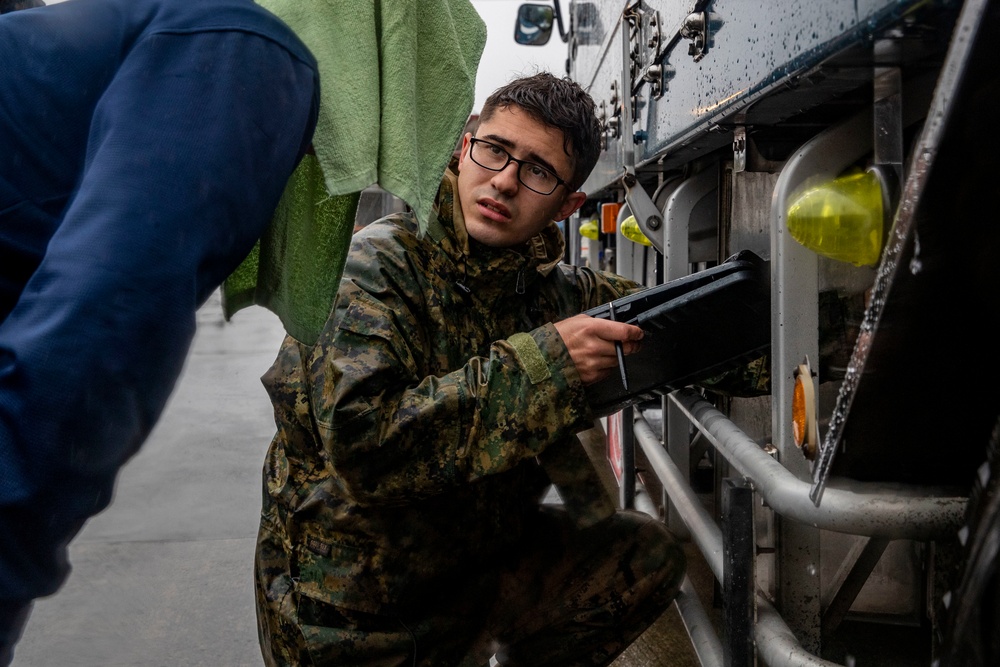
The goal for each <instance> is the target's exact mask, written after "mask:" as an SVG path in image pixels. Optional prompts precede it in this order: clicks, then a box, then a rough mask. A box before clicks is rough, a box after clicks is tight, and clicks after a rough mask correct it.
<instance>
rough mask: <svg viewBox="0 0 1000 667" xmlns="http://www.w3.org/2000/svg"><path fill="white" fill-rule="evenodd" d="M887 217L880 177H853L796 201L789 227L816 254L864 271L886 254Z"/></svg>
mask: <svg viewBox="0 0 1000 667" xmlns="http://www.w3.org/2000/svg"><path fill="white" fill-rule="evenodd" d="M884 216H885V212H884V206H883V203H882V184H881V183H880V182H879V179H878V176H877V175H876V174H874V173H872V172H855V173H851V174H847V175H845V176H840V177H838V178H835V179H833V180H832V181H829V182H827V183H823V184H821V185H818V186H814V187H809V188H807V189H806V190H804V191H803V192H802V193H801V194H799V195H797V196H795V197H794V198H793V199H792V202H791V204H790V205H789V207H788V218H787V224H788V231H789V232H790V233H791V235H792V238H794V239H795V240H796V241H798V242H799V243H801V244H802V245H804V246H805V247H807V248H809V249H810V250H812V251H813V252H816V253H819V254H820V255H823V256H825V257H830V258H832V259H836V260H839V261H841V262H850V263H851V264H854V265H855V266H864V265H874V264H875V263H877V262H878V258H879V255H880V254H881V253H882V242H883V239H882V237H883V229H884V228H885V227H884Z"/></svg>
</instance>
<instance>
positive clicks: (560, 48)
mask: <svg viewBox="0 0 1000 667" xmlns="http://www.w3.org/2000/svg"><path fill="white" fill-rule="evenodd" d="M523 1H524V0H471V2H472V6H473V7H475V8H476V11H478V12H479V15H480V16H482V17H483V21H484V22H485V23H486V31H487V33H486V34H487V37H486V48H484V49H483V57H482V59H481V60H480V61H479V72H478V74H477V77H476V101H475V103H474V104H473V107H472V113H479V110H480V109H481V108H482V106H483V102H485V101H486V98H487V97H489V94H490V93H491V92H493V90H495V89H496V88H499V87H500V86H502V85H503V84H505V83H507V82H508V81H510V80H511V79H512V78H514V77H516V76H519V75H521V74H533V73H534V72H535V71H537V70H547V71H549V72H552V73H553V74H556V75H559V76H562V75H563V74H565V73H566V72H565V70H566V64H565V63H566V45H565V44H563V43H562V41H560V39H559V35H558V31H555V32H556V34H554V35H553V36H552V39H550V40H549V43H548V44H546V45H545V46H521V45H520V44H518V43H517V42H515V41H514V19H515V18H516V17H517V8H518V7H519V6H520V5H521V3H522V2H523ZM535 1H536V2H537V1H539V0H535ZM55 2H63V0H46V4H49V5H51V4H53V3H55Z"/></svg>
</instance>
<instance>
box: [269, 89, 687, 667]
mask: <svg viewBox="0 0 1000 667" xmlns="http://www.w3.org/2000/svg"><path fill="white" fill-rule="evenodd" d="M599 146H600V127H599V123H598V121H597V120H596V118H595V114H594V105H593V101H592V100H591V99H590V97H589V96H588V95H587V94H586V93H585V92H584V91H583V90H582V89H580V88H579V87H578V86H577V85H576V84H574V83H571V82H569V81H567V80H562V79H558V78H556V77H553V76H552V75H549V74H538V75H534V76H531V77H526V78H522V79H519V80H516V81H514V82H512V83H510V84H508V85H507V86H504V87H503V88H501V89H499V90H498V91H496V92H495V93H494V94H493V95H492V96H491V97H490V98H489V100H487V102H486V104H485V105H484V107H483V110H482V113H481V116H480V124H479V126H478V129H477V131H476V133H475V136H473V134H472V133H467V134H466V135H465V136H464V138H463V140H462V146H461V152H460V156H459V158H458V159H457V161H455V162H453V164H452V167H451V168H450V169H449V171H448V172H447V173H446V174H445V178H444V180H443V183H442V185H441V189H440V192H439V194H438V200H437V205H436V211H435V212H436V216H435V218H434V219H433V220H432V222H431V224H430V226H429V228H428V230H427V231H426V233H420V232H419V226H418V224H417V221H416V220H415V219H414V218H413V216H412V215H408V214H401V215H394V216H390V217H387V218H384V219H382V220H380V221H377V222H375V223H372V224H371V225H368V226H367V227H366V228H365V229H364V230H362V231H360V232H358V233H357V234H356V235H355V237H354V240H353V244H352V247H351V250H350V253H349V256H348V259H347V265H346V268H345V271H344V274H343V280H342V282H341V287H340V291H339V294H338V296H337V299H336V302H335V305H334V308H333V312H332V314H331V315H330V318H329V320H328V322H327V325H326V327H325V330H324V332H323V333H322V334H321V336H320V338H319V340H318V341H317V342H316V344H315V345H313V346H308V345H305V344H302V343H300V342H298V341H296V340H294V339H292V338H288V339H286V341H285V342H284V344H283V346H282V348H281V351H280V352H279V355H278V358H277V360H276V361H275V363H274V365H273V366H272V367H271V369H270V370H269V371H268V372H267V373H266V374H265V376H264V377H263V382H264V384H265V386H266V388H267V390H268V392H269V394H270V396H271V400H272V402H273V403H274V410H275V419H276V422H277V426H278V431H277V434H276V436H275V438H274V440H273V442H272V444H271V447H270V449H269V451H268V454H267V459H266V462H265V466H264V494H263V498H264V502H263V511H262V517H261V526H260V534H259V538H258V545H257V558H256V587H257V613H258V628H259V633H260V640H261V647H262V651H263V654H264V659H265V662H266V663H267V664H268V665H429V666H430V665H433V666H435V667H448V666H452V665H463V666H464V665H469V666H476V667H479V666H485V665H487V664H489V661H490V656H491V655H493V654H494V653H495V654H496V656H497V659H498V661H499V663H500V664H501V665H503V666H504V667H512V666H514V665H534V666H537V665H607V664H608V663H610V662H611V661H612V660H613V659H614V658H615V657H616V656H617V655H619V654H620V653H621V652H622V651H623V650H624V649H625V648H626V647H627V646H628V645H629V644H630V643H631V642H632V641H633V640H634V639H635V638H636V637H637V636H638V635H639V634H641V633H642V631H643V630H644V629H645V628H646V627H647V626H648V625H649V624H650V623H651V622H652V621H654V620H655V619H656V618H657V617H658V616H660V614H661V613H662V612H663V611H664V610H665V609H666V608H667V606H668V605H669V604H670V602H671V601H672V600H673V598H674V596H675V595H676V594H677V591H678V588H679V586H680V583H681V579H682V578H683V574H684V566H685V564H684V557H683V552H682V551H681V549H680V546H679V545H678V544H677V542H676V541H675V540H674V539H673V538H672V537H671V536H670V534H669V533H668V532H667V531H666V529H665V528H664V526H663V524H662V523H661V522H659V521H656V520H654V519H652V518H651V517H649V516H647V515H645V514H643V513H641V512H635V511H618V512H616V511H615V508H614V506H613V505H612V503H611V501H610V499H609V498H608V496H607V494H606V493H605V492H604V491H603V489H602V487H601V485H600V484H599V482H598V480H597V477H596V473H595V471H594V470H593V468H592V467H590V466H589V465H588V464H587V463H586V455H585V452H584V451H583V449H582V445H581V444H580V442H579V440H578V439H577V438H576V434H577V433H578V432H580V431H582V430H585V429H587V428H589V427H591V426H593V415H592V413H591V411H590V408H589V406H588V404H587V401H586V397H585V392H584V387H585V385H587V384H589V383H592V382H595V381H597V380H599V379H601V378H602V377H604V376H605V375H606V374H607V373H609V372H612V371H614V370H615V369H616V367H617V366H616V353H615V341H620V342H622V344H623V346H624V350H625V352H626V353H630V352H634V351H635V350H636V349H638V346H639V344H640V339H641V337H642V331H641V329H639V328H637V327H634V326H631V325H628V324H624V323H616V322H610V321H607V320H601V319H595V318H591V317H587V316H585V315H580V314H579V313H581V312H582V311H583V310H586V309H588V308H591V307H593V306H597V305H599V304H601V303H604V302H607V301H609V300H611V299H613V298H615V297H618V296H621V295H623V294H625V293H627V292H628V291H630V290H632V289H635V288H636V287H637V285H636V284H635V283H633V282H631V281H629V280H626V279H624V278H621V277H619V276H615V275H612V274H608V273H603V272H597V271H592V270H590V269H586V268H578V267H571V266H568V265H566V264H562V263H561V262H560V259H561V258H562V255H563V245H564V239H563V237H562V235H561V233H560V231H559V229H558V227H557V225H556V224H555V223H554V222H553V221H554V220H563V219H565V218H567V217H568V216H569V215H570V214H572V213H573V212H574V211H575V210H576V209H577V208H579V206H580V205H581V204H582V203H583V201H584V200H585V195H584V194H583V193H582V192H578V191H577V188H578V187H579V186H580V185H581V184H582V183H583V182H584V180H585V179H586V177H587V175H588V174H589V173H590V171H591V169H593V166H594V164H595V163H596V161H597V156H598V153H599V151H600V148H599ZM564 179H565V180H564ZM581 463H582V465H581ZM551 483H555V485H556V488H557V489H558V490H559V492H560V495H561V496H562V498H563V500H564V503H563V504H562V505H543V504H541V503H540V500H541V499H542V497H543V496H544V494H545V492H546V490H547V488H548V487H549V485H550V484H551Z"/></svg>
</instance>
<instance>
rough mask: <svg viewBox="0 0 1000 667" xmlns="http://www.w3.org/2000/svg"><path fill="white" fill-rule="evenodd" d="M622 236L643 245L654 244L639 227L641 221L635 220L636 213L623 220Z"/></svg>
mask: <svg viewBox="0 0 1000 667" xmlns="http://www.w3.org/2000/svg"><path fill="white" fill-rule="evenodd" d="M622 236H624V237H625V238H627V239H628V240H629V241H635V242H636V243H641V244H642V245H650V246H651V245H653V242H652V241H650V240H649V239H648V238H646V235H645V234H643V233H642V229H640V228H639V223H638V222H636V221H635V216H634V215H630V216H629V217H627V218H625V219H624V220H622Z"/></svg>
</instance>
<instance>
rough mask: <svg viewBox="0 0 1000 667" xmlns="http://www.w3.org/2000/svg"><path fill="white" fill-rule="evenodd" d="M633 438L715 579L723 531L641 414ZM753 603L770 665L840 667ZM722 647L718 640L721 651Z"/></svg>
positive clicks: (757, 635) (761, 603)
mask: <svg viewBox="0 0 1000 667" xmlns="http://www.w3.org/2000/svg"><path fill="white" fill-rule="evenodd" d="M635 440H636V443H637V444H638V445H639V446H640V447H642V449H643V451H644V452H645V453H646V457H647V459H649V464H650V466H651V467H652V468H653V471H654V472H655V473H656V475H657V476H658V477H659V478H660V481H661V482H662V483H663V488H664V490H665V491H666V492H667V493H668V494H669V495H670V499H671V500H672V501H673V503H674V506H675V508H676V509H677V511H678V513H679V514H680V515H681V517H682V518H683V519H684V522H685V523H686V524H687V526H688V529H689V530H690V531H691V536H692V537H693V538H694V540H695V543H696V544H697V545H698V548H699V549H700V551H701V553H702V555H703V556H704V557H705V561H706V562H707V563H708V566H709V569H711V570H712V573H713V574H714V575H715V578H716V579H719V580H721V577H722V531H721V530H720V529H719V527H718V526H717V525H716V524H715V522H714V521H713V520H712V517H711V516H709V514H708V512H707V511H706V510H705V508H703V507H702V506H701V504H700V503H699V501H698V498H697V497H696V496H695V494H694V491H692V490H691V487H690V486H689V485H688V484H686V483H685V482H684V478H683V476H682V475H681V471H680V470H678V469H677V466H675V465H674V463H673V461H671V460H670V457H669V456H667V453H666V452H665V451H664V449H663V445H662V443H661V442H660V439H659V438H658V437H656V434H655V433H653V430H652V429H651V428H650V426H649V424H648V423H647V422H646V420H645V419H643V418H642V417H641V416H640V417H639V418H638V419H636V422H635ZM756 604H757V622H756V623H755V624H754V643H755V645H756V648H757V651H758V653H759V654H760V656H761V657H762V658H763V659H764V661H765V662H766V663H767V664H768V665H769V667H786V666H787V667H842V666H840V665H838V663H835V662H830V661H828V660H823V659H821V658H817V657H816V656H814V655H812V654H811V653H809V652H808V651H806V650H805V649H804V648H802V646H801V645H800V644H799V643H798V640H796V638H795V635H794V634H793V633H792V631H791V630H790V629H789V628H788V625H787V624H786V623H785V621H784V619H782V618H781V615H780V614H778V612H776V611H775V610H774V607H772V606H771V603H770V602H768V601H767V598H765V597H764V596H763V595H761V594H760V592H759V591H758V592H757V597H756ZM721 646H722V645H721V643H720V644H719V651H720V652H721V651H722V648H721ZM703 664H705V663H703Z"/></svg>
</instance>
